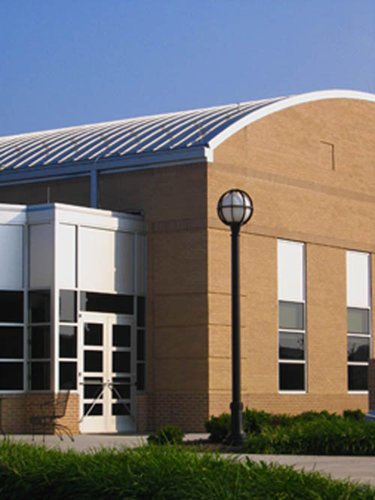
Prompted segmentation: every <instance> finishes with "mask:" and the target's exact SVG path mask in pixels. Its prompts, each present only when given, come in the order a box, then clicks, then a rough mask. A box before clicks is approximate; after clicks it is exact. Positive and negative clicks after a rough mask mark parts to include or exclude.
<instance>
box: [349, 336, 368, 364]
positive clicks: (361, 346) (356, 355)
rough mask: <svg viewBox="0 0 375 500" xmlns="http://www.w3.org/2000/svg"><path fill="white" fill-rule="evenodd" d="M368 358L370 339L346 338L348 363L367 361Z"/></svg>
mask: <svg viewBox="0 0 375 500" xmlns="http://www.w3.org/2000/svg"><path fill="white" fill-rule="evenodd" d="M369 357H370V339H369V338H368V337H359V336H358V337H352V336H348V361H368V359H369Z"/></svg>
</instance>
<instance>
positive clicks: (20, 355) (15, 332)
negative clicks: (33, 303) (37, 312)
mask: <svg viewBox="0 0 375 500" xmlns="http://www.w3.org/2000/svg"><path fill="white" fill-rule="evenodd" d="M23 297H24V295H23V292H16V291H6V290H2V291H0V305H1V307H0V391H23V390H24V358H25V356H24V314H23V307H24V298H23Z"/></svg>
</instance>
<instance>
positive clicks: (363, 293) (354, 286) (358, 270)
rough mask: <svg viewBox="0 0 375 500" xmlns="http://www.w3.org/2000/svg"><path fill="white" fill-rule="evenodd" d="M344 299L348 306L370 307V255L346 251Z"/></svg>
mask: <svg viewBox="0 0 375 500" xmlns="http://www.w3.org/2000/svg"><path fill="white" fill-rule="evenodd" d="M346 300H347V306H348V307H370V303H371V297H370V256H369V254H368V253H362V252H352V251H348V252H346Z"/></svg>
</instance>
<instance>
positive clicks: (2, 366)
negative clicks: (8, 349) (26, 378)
mask: <svg viewBox="0 0 375 500" xmlns="http://www.w3.org/2000/svg"><path fill="white" fill-rule="evenodd" d="M22 390H23V363H0V391H22Z"/></svg>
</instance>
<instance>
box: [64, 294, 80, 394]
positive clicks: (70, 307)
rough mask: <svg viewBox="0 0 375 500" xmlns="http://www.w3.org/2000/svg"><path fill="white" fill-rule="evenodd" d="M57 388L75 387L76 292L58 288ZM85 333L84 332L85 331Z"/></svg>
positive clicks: (73, 388)
mask: <svg viewBox="0 0 375 500" xmlns="http://www.w3.org/2000/svg"><path fill="white" fill-rule="evenodd" d="M59 320H60V325H59V371H58V375H59V389H60V390H68V389H70V390H75V389H77V371H78V370H77V292H76V291H74V290H60V296H59ZM85 335H86V332H85Z"/></svg>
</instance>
